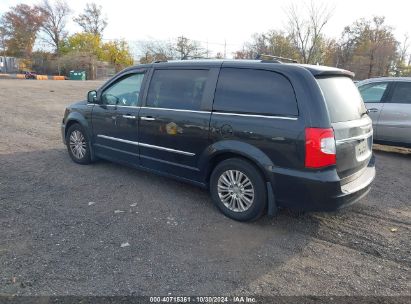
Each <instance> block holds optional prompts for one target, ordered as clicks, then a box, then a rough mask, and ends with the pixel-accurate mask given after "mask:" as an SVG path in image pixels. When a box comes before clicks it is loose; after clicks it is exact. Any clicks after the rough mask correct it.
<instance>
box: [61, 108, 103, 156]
mask: <svg viewBox="0 0 411 304" xmlns="http://www.w3.org/2000/svg"><path fill="white" fill-rule="evenodd" d="M74 124H79V125H80V126H82V127H83V129H84V131H85V132H86V133H87V137H88V144H89V149H90V156H91V160H92V161H94V160H95V159H96V157H95V155H94V149H93V144H92V138H93V137H92V135H93V134H92V130H91V129H90V124H89V123H88V122H87V120H86V119H85V117H84V116H83V115H81V114H80V113H78V112H72V113H70V114H69V116H68V117H67V118H66V124H65V128H64V140H65V142H67V132H68V130H69V129H70V127H71V126H72V125H74Z"/></svg>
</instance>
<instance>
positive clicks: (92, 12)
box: [73, 2, 107, 36]
mask: <svg viewBox="0 0 411 304" xmlns="http://www.w3.org/2000/svg"><path fill="white" fill-rule="evenodd" d="M73 21H74V22H76V23H77V24H78V25H80V26H81V27H82V28H83V30H84V31H85V32H86V33H91V34H94V35H96V36H102V35H103V32H104V29H105V28H106V26H107V18H106V17H103V11H102V6H101V5H97V4H95V3H94V2H92V3H87V4H86V8H85V9H84V12H83V13H82V14H80V15H79V16H78V17H76V18H74V19H73Z"/></svg>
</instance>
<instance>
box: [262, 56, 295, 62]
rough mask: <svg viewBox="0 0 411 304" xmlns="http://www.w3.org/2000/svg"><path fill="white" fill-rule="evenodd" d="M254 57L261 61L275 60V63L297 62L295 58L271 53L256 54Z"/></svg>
mask: <svg viewBox="0 0 411 304" xmlns="http://www.w3.org/2000/svg"><path fill="white" fill-rule="evenodd" d="M256 59H260V60H261V62H271V63H272V62H275V63H282V62H292V63H298V61H297V60H295V59H292V58H286V57H281V56H273V55H267V54H258V55H257V57H256Z"/></svg>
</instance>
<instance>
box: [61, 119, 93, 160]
mask: <svg viewBox="0 0 411 304" xmlns="http://www.w3.org/2000/svg"><path fill="white" fill-rule="evenodd" d="M66 142H67V150H68V153H69V155H70V157H71V159H72V160H73V161H74V162H76V163H78V164H82V165H87V164H89V163H90V162H91V157H90V146H89V140H88V137H87V134H86V132H85V131H84V128H83V127H82V126H81V125H79V124H74V125H72V126H71V127H70V128H69V129H68V131H67V137H66Z"/></svg>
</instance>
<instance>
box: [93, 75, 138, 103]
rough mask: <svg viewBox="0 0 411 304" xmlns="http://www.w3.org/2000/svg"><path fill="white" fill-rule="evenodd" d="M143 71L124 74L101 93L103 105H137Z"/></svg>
mask: <svg viewBox="0 0 411 304" xmlns="http://www.w3.org/2000/svg"><path fill="white" fill-rule="evenodd" d="M143 79H144V73H139V74H130V75H127V76H124V77H123V78H121V79H120V80H118V81H117V82H115V83H114V84H112V85H111V86H110V87H109V88H108V89H106V90H104V92H103V93H102V94H101V100H102V102H103V104H105V105H117V106H137V103H138V97H139V95H140V89H141V85H142V83H143Z"/></svg>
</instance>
